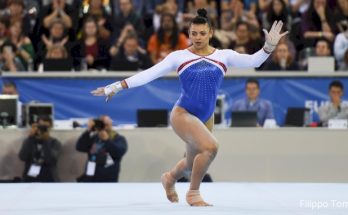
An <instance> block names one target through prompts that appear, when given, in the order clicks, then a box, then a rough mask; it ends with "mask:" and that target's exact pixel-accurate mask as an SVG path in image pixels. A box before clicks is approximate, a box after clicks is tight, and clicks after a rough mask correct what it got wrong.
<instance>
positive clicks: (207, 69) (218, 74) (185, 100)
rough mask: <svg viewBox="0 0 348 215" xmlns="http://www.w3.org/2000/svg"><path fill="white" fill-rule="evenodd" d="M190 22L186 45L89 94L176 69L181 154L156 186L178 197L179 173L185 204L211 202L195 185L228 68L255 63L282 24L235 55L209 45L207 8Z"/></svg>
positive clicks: (212, 144) (206, 160)
mask: <svg viewBox="0 0 348 215" xmlns="http://www.w3.org/2000/svg"><path fill="white" fill-rule="evenodd" d="M197 13H198V15H197V16H196V17H195V18H194V19H193V20H192V21H191V24H190V27H189V37H190V40H191V42H192V45H191V46H190V47H189V48H187V49H184V50H178V51H174V52H172V53H170V54H169V55H168V56H167V57H166V58H164V59H163V60H162V61H161V62H159V63H158V64H156V65H154V66H153V67H151V68H149V69H147V70H144V71H143V72H140V73H138V74H136V75H134V76H132V77H129V78H127V79H125V80H122V81H117V82H114V83H112V84H110V85H107V86H105V87H99V88H97V89H95V90H93V91H92V92H91V93H92V94H93V95H94V96H106V101H108V100H109V99H110V98H111V97H112V96H113V95H115V94H116V93H118V92H120V91H121V90H125V89H128V88H134V87H138V86H142V85H144V84H147V83H149V82H150V81H152V80H155V79H157V78H159V77H161V76H163V75H165V74H167V73H169V72H171V71H176V72H177V74H178V76H179V80H180V82H181V85H182V92H181V96H180V98H179V99H178V101H177V102H176V104H175V105H174V107H173V109H172V111H171V115H170V123H171V126H172V128H173V130H174V131H175V133H176V134H177V135H178V136H179V137H180V138H181V139H182V140H183V141H184V142H185V143H186V157H185V158H183V159H181V160H180V161H179V162H178V163H177V164H176V165H175V167H174V168H173V169H171V170H170V171H168V172H165V173H164V174H163V175H162V176H161V181H162V185H163V187H164V189H165V192H166V195H167V198H168V200H169V201H170V202H178V201H179V198H178V195H177V192H176V191H175V182H176V181H177V180H178V179H180V178H181V177H182V176H183V175H186V176H189V177H190V178H191V181H190V187H189V190H188V191H187V193H186V201H187V203H188V204H189V205H191V206H211V204H209V203H207V202H205V201H204V200H203V198H202V196H201V194H200V191H199V188H200V184H201V181H202V178H203V176H204V175H205V173H206V172H207V170H208V167H209V165H210V164H211V162H212V161H213V160H214V158H215V156H216V153H217V150H218V144H217V139H216V138H215V137H214V136H213V134H212V129H213V125H214V108H215V103H216V97H217V93H218V90H219V88H220V85H221V82H222V80H223V77H224V75H225V73H226V71H227V68H228V67H232V66H233V67H239V68H242V67H259V66H260V65H261V64H262V63H263V62H264V61H265V60H266V59H267V58H268V57H269V55H270V54H271V53H272V51H273V50H274V49H275V47H276V46H277V44H278V42H279V40H280V38H281V37H282V36H284V35H286V34H287V33H288V32H284V33H282V34H281V33H280V32H281V29H282V26H283V23H282V21H275V22H274V23H273V25H272V27H271V29H270V31H269V32H267V30H265V29H263V31H264V33H265V38H266V39H265V44H264V46H263V48H262V49H260V50H259V51H257V52H256V53H254V54H252V55H247V54H239V53H237V52H235V51H233V50H230V49H223V50H218V49H216V48H214V47H212V46H210V45H209V39H211V38H212V36H213V29H212V25H211V22H210V21H209V19H208V18H207V11H206V10H205V9H199V10H198V11H197Z"/></svg>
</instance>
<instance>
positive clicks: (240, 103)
mask: <svg viewBox="0 0 348 215" xmlns="http://www.w3.org/2000/svg"><path fill="white" fill-rule="evenodd" d="M245 92H246V98H243V99H239V100H237V101H235V102H233V104H232V111H257V122H258V125H259V126H263V124H264V122H265V121H266V119H274V116H273V107H272V103H271V102H270V101H268V100H265V99H261V98H259V94H260V84H259V81H258V80H256V79H248V80H247V81H246V85H245Z"/></svg>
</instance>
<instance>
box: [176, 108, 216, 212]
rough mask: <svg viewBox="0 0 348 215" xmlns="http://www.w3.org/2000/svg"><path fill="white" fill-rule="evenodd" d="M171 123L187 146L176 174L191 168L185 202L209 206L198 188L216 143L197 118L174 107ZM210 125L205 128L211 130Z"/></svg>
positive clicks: (213, 156) (214, 152)
mask: <svg viewBox="0 0 348 215" xmlns="http://www.w3.org/2000/svg"><path fill="white" fill-rule="evenodd" d="M171 123H172V127H173V128H174V130H175V132H176V133H177V134H178V135H179V136H180V137H181V139H183V140H184V141H185V142H186V144H187V157H186V163H185V161H181V162H182V163H180V162H179V163H178V165H177V166H181V167H182V168H178V170H179V171H178V172H180V174H183V171H184V170H185V169H188V170H190V169H191V168H192V174H191V184H190V190H189V191H188V193H187V195H186V200H187V202H188V203H189V204H190V205H192V206H209V204H208V203H206V202H204V200H203V199H202V198H201V196H200V193H199V186H200V183H201V181H202V179H203V177H204V175H205V174H206V172H207V169H208V167H209V165H210V163H211V162H212V161H213V159H214V158H215V155H216V153H217V141H216V139H215V137H214V136H213V135H212V134H211V132H210V131H209V129H208V128H207V127H206V126H205V125H204V124H203V123H202V122H201V121H200V120H199V119H198V118H197V117H195V116H193V115H191V114H189V113H188V112H187V111H186V110H185V109H183V108H180V107H175V108H174V109H173V111H172V116H171ZM208 124H209V121H208ZM211 125H212V123H211V122H210V125H207V126H209V127H210V129H211V128H212V126H211ZM179 164H181V165H179ZM185 164H186V165H185ZM172 176H174V174H172Z"/></svg>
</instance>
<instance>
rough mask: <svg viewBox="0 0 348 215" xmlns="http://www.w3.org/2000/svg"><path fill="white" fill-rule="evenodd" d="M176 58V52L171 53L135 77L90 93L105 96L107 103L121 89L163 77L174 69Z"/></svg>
mask: <svg viewBox="0 0 348 215" xmlns="http://www.w3.org/2000/svg"><path fill="white" fill-rule="evenodd" d="M176 58H177V52H172V53H170V54H169V55H168V56H167V57H166V58H164V59H163V60H162V61H161V62H159V63H158V64H156V65H154V66H152V67H151V68H149V69H147V70H144V71H142V72H139V73H137V74H136V75H133V76H131V77H129V78H127V79H125V80H122V81H117V82H114V83H112V84H109V85H107V86H105V87H99V88H97V89H95V90H93V91H92V92H91V93H92V94H93V95H94V96H107V99H106V101H108V99H109V98H111V97H112V96H113V95H114V94H116V93H117V92H119V91H121V90H123V89H128V88H134V87H138V86H142V85H144V84H147V83H149V82H151V81H153V80H155V79H157V78H159V77H161V76H163V75H166V74H168V73H169V72H172V71H174V70H175V69H176V63H175V61H176Z"/></svg>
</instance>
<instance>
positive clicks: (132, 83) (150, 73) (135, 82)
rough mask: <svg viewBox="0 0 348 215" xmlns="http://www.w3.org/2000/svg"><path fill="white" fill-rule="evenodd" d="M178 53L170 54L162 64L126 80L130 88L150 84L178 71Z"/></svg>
mask: <svg viewBox="0 0 348 215" xmlns="http://www.w3.org/2000/svg"><path fill="white" fill-rule="evenodd" d="M176 53H177V52H172V53H170V54H169V55H168V56H167V57H165V58H164V59H163V60H162V61H161V62H159V63H157V64H156V65H154V66H152V67H151V68H149V69H147V70H144V71H142V72H139V73H138V74H136V75H133V76H131V77H129V78H127V79H125V81H126V83H127V85H128V88H133V87H138V86H141V85H144V84H147V83H149V82H150V81H153V80H155V79H156V78H159V77H161V76H163V75H165V74H168V73H169V72H173V71H175V70H176V65H175V61H176V59H175V56H176Z"/></svg>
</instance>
